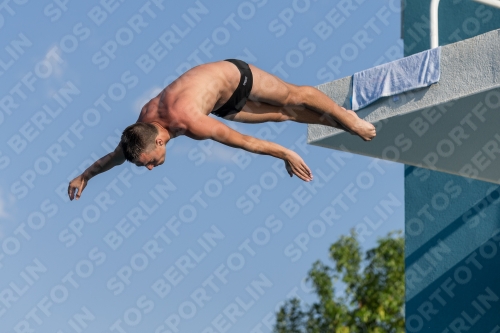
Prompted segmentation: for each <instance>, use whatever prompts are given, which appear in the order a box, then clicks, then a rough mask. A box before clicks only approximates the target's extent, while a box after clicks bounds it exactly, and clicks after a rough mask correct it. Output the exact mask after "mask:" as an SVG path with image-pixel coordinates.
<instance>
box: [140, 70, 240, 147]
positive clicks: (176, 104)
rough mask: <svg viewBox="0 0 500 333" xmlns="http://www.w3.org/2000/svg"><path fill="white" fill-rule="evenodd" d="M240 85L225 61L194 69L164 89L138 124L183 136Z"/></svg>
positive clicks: (150, 103) (220, 104)
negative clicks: (145, 124)
mask: <svg viewBox="0 0 500 333" xmlns="http://www.w3.org/2000/svg"><path fill="white" fill-rule="evenodd" d="M239 81H240V72H239V70H238V69H237V68H236V66H234V65H233V64H231V63H229V62H227V61H218V62H213V63H208V64H204V65H200V66H197V67H194V68H192V69H190V70H189V71H187V72H186V73H184V74H183V75H181V76H180V77H179V78H177V79H176V80H175V81H174V82H172V83H171V84H170V85H168V86H167V87H165V88H164V89H163V90H162V91H161V92H160V93H159V94H158V96H156V97H154V98H153V99H151V100H150V101H149V102H148V103H146V105H144V107H143V108H142V110H141V113H140V115H139V118H138V119H137V121H138V122H145V123H153V122H155V123H157V124H160V125H161V126H163V127H164V128H166V129H169V130H170V131H171V132H172V134H173V135H174V136H178V135H181V134H183V135H186V136H189V137H191V138H193V139H196V137H195V136H194V135H192V133H190V132H189V124H190V123H191V122H192V121H198V120H200V118H199V116H200V115H202V116H207V115H208V114H210V112H212V111H213V110H216V109H218V108H219V107H221V106H222V105H223V104H224V103H225V102H226V101H227V100H228V99H229V98H230V97H231V95H232V93H233V91H234V90H235V89H236V87H237V86H238V83H239Z"/></svg>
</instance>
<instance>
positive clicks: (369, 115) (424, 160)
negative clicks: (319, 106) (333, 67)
mask: <svg viewBox="0 0 500 333" xmlns="http://www.w3.org/2000/svg"><path fill="white" fill-rule="evenodd" d="M352 81H353V78H352V76H351V77H345V78H342V79H339V80H335V81H332V82H328V83H325V84H322V85H319V86H317V88H318V89H319V90H321V91H323V92H324V93H325V94H327V95H328V96H329V97H330V98H332V99H333V100H334V101H336V102H337V103H338V104H339V105H341V106H344V107H345V108H346V109H351V99H352V91H353V87H352V83H353V82H352ZM356 113H357V114H358V116H359V117H360V118H363V119H365V120H367V121H369V122H371V123H373V124H374V125H375V127H376V128H377V136H376V138H375V139H373V140H372V141H370V142H364V141H363V140H361V139H360V138H359V137H357V136H354V135H351V134H349V133H347V132H344V131H342V130H339V129H336V128H332V127H327V126H322V125H309V126H308V143H309V144H312V145H316V146H321V147H326V148H332V149H337V150H343V151H349V152H352V153H356V154H360V155H365V156H371V157H375V158H379V159H385V160H390V161H395V162H401V163H405V164H408V165H412V166H417V167H422V168H428V169H431V170H436V171H442V172H446V173H450V174H455V175H460V176H464V177H469V178H473V179H478V180H483V181H488V182H492V183H496V184H500V30H494V31H490V32H488V33H485V34H482V35H479V36H477V37H474V38H470V39H467V40H464V41H460V42H457V43H453V44H449V45H446V46H442V47H441V59H440V79H439V82H437V83H435V84H432V85H430V86H428V87H425V88H418V89H414V90H409V91H406V92H403V93H400V94H398V95H393V96H389V97H383V98H381V99H378V100H377V101H375V102H374V103H372V104H370V105H368V106H366V107H364V108H362V109H360V110H358V111H356Z"/></svg>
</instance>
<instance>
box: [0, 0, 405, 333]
mask: <svg viewBox="0 0 500 333" xmlns="http://www.w3.org/2000/svg"><path fill="white" fill-rule="evenodd" d="M399 3H400V1H399V0H397V1H396V0H384V1H363V0H353V1H333V2H331V1H322V0H317V1H313V0H310V1H308V0H300V1H299V0H297V1H290V2H287V3H282V2H277V1H269V0H255V1H254V0H249V1H242V2H231V3H228V2H222V1H211V2H208V1H203V0H199V1H191V0H190V1H184V2H175V3H174V2H166V1H160V0H156V1H141V2H139V3H132V2H123V1H119V0H116V1H111V0H108V1H104V0H102V1H88V2H72V1H55V0H54V1H43V2H34V1H24V2H23V1H18V2H15V1H11V2H8V3H7V4H6V5H4V6H3V7H1V8H0V15H1V18H0V35H1V37H0V76H1V78H2V79H1V80H0V112H1V113H0V128H1V132H0V133H1V134H0V135H1V137H2V139H1V140H0V170H1V172H2V177H1V179H0V200H1V201H0V219H1V222H0V270H1V274H0V276H1V278H0V327H2V332H8V333H11V332H55V333H59V332H61V333H66V332H120V333H121V332H154V333H167V332H200V333H201V332H204V333H209V332H254V333H258V332H270V331H271V330H270V329H269V325H270V323H272V322H273V312H274V311H275V310H276V309H277V306H278V305H279V304H280V302H281V301H283V300H285V299H287V298H289V297H290V296H291V295H292V294H295V295H297V296H299V297H301V298H302V299H304V300H306V301H311V300H312V299H313V298H312V296H311V295H310V293H309V288H310V286H309V285H307V284H306V283H304V281H303V280H304V277H305V275H306V273H307V271H308V270H309V268H310V267H311V264H312V263H313V262H314V261H315V260H317V259H322V260H327V251H328V248H329V246H330V245H331V244H332V243H333V242H334V241H336V240H337V239H338V238H339V236H340V235H345V234H348V233H349V230H350V229H351V228H357V229H358V230H360V231H363V232H364V234H363V236H362V239H361V240H362V246H363V247H364V248H370V247H372V246H374V245H375V244H376V240H377V237H380V236H384V235H386V234H387V232H388V231H390V230H397V229H402V227H403V218H404V215H403V214H404V213H403V212H404V209H403V207H404V205H403V202H404V201H403V200H404V198H403V166H402V165H399V164H394V163H388V162H384V161H378V160H374V159H371V158H367V157H361V156H354V155H351V154H348V153H341V152H338V151H333V150H328V149H324V148H319V147H314V146H309V145H307V144H306V136H307V128H306V126H305V125H301V124H293V123H279V124H261V125H244V124H240V123H230V122H227V124H228V125H230V126H232V127H233V128H235V129H236V130H238V131H240V132H242V133H245V134H249V135H254V136H257V137H261V138H266V139H268V140H271V141H274V142H277V143H279V144H281V145H283V146H285V147H289V148H292V149H294V150H295V151H296V152H297V153H299V154H300V155H301V156H302V157H303V158H304V160H305V161H306V163H307V164H308V165H309V167H310V168H311V170H312V171H313V174H314V175H315V180H314V181H313V182H312V183H310V184H306V183H303V182H302V181H300V180H299V179H298V178H296V177H294V178H291V179H290V178H289V177H288V175H286V174H285V172H284V165H283V162H282V161H280V160H276V159H273V158H271V157H268V156H257V155H251V154H249V153H246V152H244V151H241V150H235V149H232V148H229V147H226V146H223V145H221V144H219V143H215V142H211V141H200V142H197V141H193V140H190V139H188V138H183V137H180V138H176V139H175V140H173V141H171V142H170V143H169V144H168V146H167V160H166V163H165V164H164V165H163V166H162V167H161V168H156V169H154V170H153V171H147V170H146V169H145V168H137V167H135V166H133V165H131V164H128V163H127V164H124V165H122V166H120V167H117V168H116V169H113V170H112V171H110V172H107V173H105V174H102V175H99V176H97V177H96V178H94V179H92V180H91V181H90V182H89V184H88V186H87V188H86V190H85V191H84V193H83V195H82V198H81V199H80V200H79V201H77V202H69V200H67V198H66V197H65V192H66V188H67V183H68V181H69V180H70V179H72V178H73V177H74V176H76V175H78V174H80V173H81V171H82V170H84V169H85V167H87V166H88V165H89V163H91V162H93V161H94V160H95V159H97V158H99V157H100V156H102V155H104V154H106V153H107V152H109V151H110V149H114V147H115V146H116V143H117V141H116V140H117V139H119V135H120V133H121V131H122V130H123V129H124V128H125V127H126V126H128V125H129V124H131V123H133V122H135V120H136V119H137V116H138V113H139V111H140V108H141V107H142V105H143V104H144V103H145V102H147V101H148V100H149V98H150V97H151V96H152V95H153V94H155V93H157V92H158V90H159V89H162V88H163V87H164V86H165V85H166V84H168V83H170V82H171V81H172V80H173V79H174V78H175V77H177V76H178V75H179V74H181V73H182V72H184V71H185V70H187V69H189V68H191V67H193V66H195V65H197V64H199V63H205V62H211V61H217V60H221V59H226V58H240V59H242V60H245V61H247V62H249V63H252V64H254V65H255V66H258V67H260V68H262V69H264V70H266V71H268V72H271V73H273V74H275V75H277V76H279V77H280V78H282V79H284V80H286V81H288V82H291V83H294V84H298V85H318V84H321V83H324V82H327V81H331V80H334V79H337V78H341V77H344V76H348V75H352V74H353V73H354V72H357V71H360V70H363V69H367V68H370V67H372V66H374V65H376V64H380V63H383V62H388V61H390V60H394V59H396V58H398V57H402V54H403V49H402V43H401V40H400V12H399V10H400V8H399ZM367 144H369V143H367ZM384 202H385V203H387V202H390V205H389V206H387V205H385V206H384ZM384 207H386V208H384ZM387 207H388V208H387Z"/></svg>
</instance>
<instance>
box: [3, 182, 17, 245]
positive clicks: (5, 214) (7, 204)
mask: <svg viewBox="0 0 500 333" xmlns="http://www.w3.org/2000/svg"><path fill="white" fill-rule="evenodd" d="M15 201H16V199H15V197H14V196H13V195H10V196H9V198H8V201H6V200H5V199H4V197H3V195H2V192H1V191H0V239H3V238H4V237H5V233H4V224H3V223H4V222H6V221H7V220H9V219H11V217H12V216H11V214H10V213H9V212H8V208H10V207H13V206H14V204H15Z"/></svg>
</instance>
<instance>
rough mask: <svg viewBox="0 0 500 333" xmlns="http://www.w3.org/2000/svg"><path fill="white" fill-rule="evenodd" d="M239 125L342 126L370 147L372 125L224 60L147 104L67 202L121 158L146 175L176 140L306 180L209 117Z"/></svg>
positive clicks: (303, 90) (294, 160)
mask: <svg viewBox="0 0 500 333" xmlns="http://www.w3.org/2000/svg"><path fill="white" fill-rule="evenodd" d="M210 113H213V114H214V115H216V116H218V117H222V118H224V119H227V120H233V121H238V122H243V123H262V122H266V121H273V122H281V121H285V120H293V121H296V122H299V123H306V124H321V125H327V126H333V127H337V128H342V129H344V130H346V131H349V132H350V133H352V134H356V135H358V136H360V137H361V138H362V139H363V140H365V141H369V140H371V139H372V138H374V137H375V134H376V133H375V127H374V126H373V125H372V124H370V123H368V122H366V121H364V120H363V119H360V118H359V117H358V116H357V115H356V113H354V112H353V111H348V110H346V109H344V108H342V107H340V106H339V105H337V104H336V103H335V102H334V101H332V100H331V99H330V98H329V97H328V96H326V95H325V94H323V93H322V92H321V91H319V90H318V89H316V88H314V87H310V86H296V85H293V84H290V83H286V82H283V81H282V80H280V79H279V78H277V77H276V76H274V75H272V74H269V73H267V72H264V71H263V70H261V69H259V68H257V67H255V66H253V65H249V64H247V63H245V62H243V61H240V60H235V59H228V60H225V61H218V62H213V63H207V64H203V65H200V66H197V67H194V68H192V69H190V70H188V71H187V72H186V73H184V74H183V75H181V76H180V77H179V78H177V79H176V80H175V81H174V82H172V83H171V84H170V85H168V86H167V87H166V88H165V89H163V90H162V91H161V93H160V94H159V95H158V96H156V97H154V98H153V99H151V100H150V101H149V102H148V103H146V105H144V107H143V108H142V110H141V114H140V115H139V119H137V122H136V123H135V124H133V125H130V126H129V127H127V128H126V129H125V130H124V131H123V135H122V137H121V141H120V143H119V144H118V146H117V147H116V149H115V150H114V151H113V152H111V153H109V154H107V155H106V156H103V157H102V158H100V159H99V160H97V161H96V162H95V163H94V164H92V165H91V166H90V167H88V168H87V169H86V170H85V171H84V172H83V173H82V174H81V175H80V176H78V177H76V178H75V179H73V180H72V181H71V182H70V183H69V186H68V195H69V197H70V199H71V200H73V199H74V198H75V196H76V199H79V198H80V196H81V194H82V192H83V190H84V189H85V186H86V185H87V182H88V181H89V180H90V179H91V178H92V177H94V176H96V175H98V174H100V173H102V172H105V171H108V170H109V169H111V168H113V167H114V166H117V165H120V164H122V163H123V162H125V160H127V161H129V162H132V163H134V164H135V165H137V166H145V167H146V168H148V169H149V170H152V169H153V168H154V167H156V166H158V165H161V164H163V162H164V161H165V154H166V151H165V145H166V144H167V142H168V141H169V140H171V139H173V138H175V137H177V136H179V135H186V136H188V137H190V138H192V139H196V140H205V139H212V140H215V141H218V142H220V143H223V144H225V145H228V146H230V147H236V148H242V149H245V150H247V151H249V152H252V153H257V154H263V155H271V156H274V157H277V158H280V159H282V160H283V161H284V162H285V165H286V169H287V171H288V173H289V174H290V176H292V175H296V176H297V177H299V178H300V179H302V180H304V181H311V180H312V178H313V176H312V173H311V170H310V169H309V167H308V166H307V165H306V164H305V163H304V161H303V160H302V158H301V157H300V156H299V155H298V154H297V153H295V152H294V151H292V150H290V149H286V148H284V147H282V146H280V145H278V144H276V143H273V142H269V141H265V140H260V139H257V138H254V137H251V136H248V135H243V134H241V133H239V132H237V131H235V130H233V129H231V128H229V127H228V126H226V125H225V124H224V123H222V122H220V121H218V120H216V119H215V118H212V117H209V114H210Z"/></svg>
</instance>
